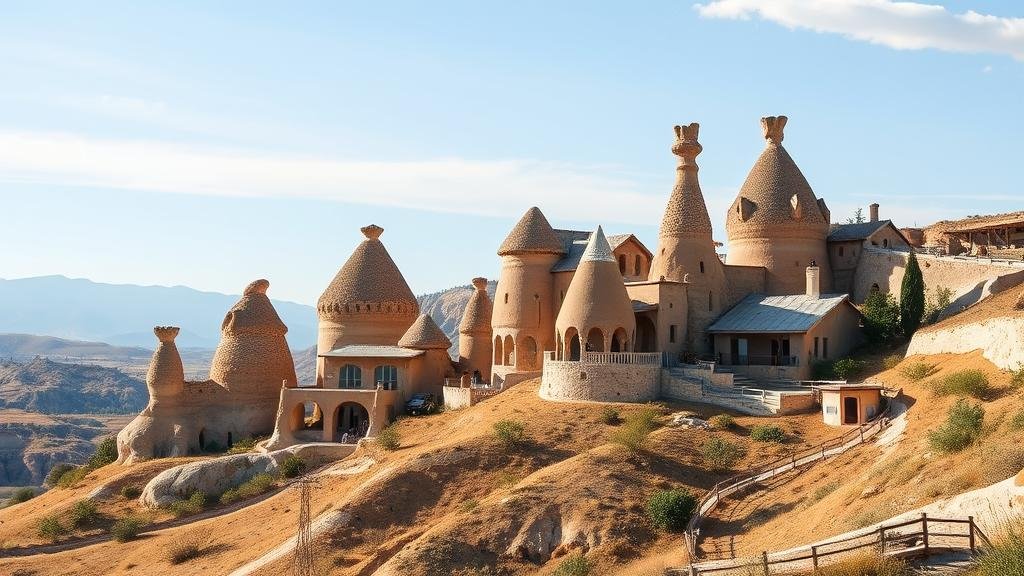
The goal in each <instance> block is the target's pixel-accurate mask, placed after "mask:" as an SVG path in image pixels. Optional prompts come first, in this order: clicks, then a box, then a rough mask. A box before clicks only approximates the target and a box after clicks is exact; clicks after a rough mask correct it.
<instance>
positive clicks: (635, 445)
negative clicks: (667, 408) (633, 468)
mask: <svg viewBox="0 0 1024 576" xmlns="http://www.w3.org/2000/svg"><path fill="white" fill-rule="evenodd" d="M657 427H658V410H657V409H656V408H653V407H645V408H642V409H641V410H640V411H639V412H634V413H632V414H630V415H628V416H626V419H625V421H624V422H623V425H622V426H620V427H619V428H618V429H617V430H615V432H614V433H613V434H612V436H611V438H610V440H611V441H612V442H614V443H615V444H618V445H620V446H622V447H623V448H625V449H626V450H627V451H628V452H629V453H630V454H636V453H638V452H640V451H641V450H643V448H644V445H645V444H646V443H647V437H648V436H650V435H651V432H653V431H654V430H655V429H656V428H657Z"/></svg>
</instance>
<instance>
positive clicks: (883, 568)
mask: <svg viewBox="0 0 1024 576" xmlns="http://www.w3.org/2000/svg"><path fill="white" fill-rule="evenodd" d="M811 574H813V576H913V574H914V571H913V570H912V569H911V568H910V565H909V564H907V563H906V562H905V561H903V560H900V559H898V558H885V557H882V556H876V555H873V554H862V555H859V556H855V557H852V558H850V559H847V560H843V561H840V562H837V563H836V564H832V565H829V566H824V567H821V568H818V569H817V570H815V571H814V572H812V573H811Z"/></svg>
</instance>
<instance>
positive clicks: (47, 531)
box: [36, 514, 68, 542]
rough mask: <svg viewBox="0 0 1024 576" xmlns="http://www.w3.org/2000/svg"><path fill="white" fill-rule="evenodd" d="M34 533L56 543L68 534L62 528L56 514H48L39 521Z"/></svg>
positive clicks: (62, 525) (66, 530)
mask: <svg viewBox="0 0 1024 576" xmlns="http://www.w3.org/2000/svg"><path fill="white" fill-rule="evenodd" d="M36 533H37V534H39V535H40V536H42V537H43V538H46V539H47V540H49V541H51V542H56V541H57V540H60V537H61V536H64V535H65V534H67V533H68V529H67V528H65V527H64V524H62V523H61V521H60V518H59V517H58V516H57V515H56V514H50V515H49V516H43V517H42V518H41V519H40V520H39V524H37V525H36Z"/></svg>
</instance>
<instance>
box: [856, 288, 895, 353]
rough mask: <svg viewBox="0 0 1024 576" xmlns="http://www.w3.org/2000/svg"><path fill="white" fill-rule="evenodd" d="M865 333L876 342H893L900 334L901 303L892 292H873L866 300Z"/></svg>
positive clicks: (863, 309) (864, 311)
mask: <svg viewBox="0 0 1024 576" xmlns="http://www.w3.org/2000/svg"><path fill="white" fill-rule="evenodd" d="M861 313H863V314H864V335H865V336H867V338H868V340H869V341H870V342H872V343H874V344H884V343H888V342H892V341H893V340H895V339H896V338H898V337H899V335H900V305H899V303H898V302H896V298H894V297H893V295H892V294H883V293H881V292H873V293H871V294H869V295H868V297H867V299H865V300H864V306H863V307H862V308H861Z"/></svg>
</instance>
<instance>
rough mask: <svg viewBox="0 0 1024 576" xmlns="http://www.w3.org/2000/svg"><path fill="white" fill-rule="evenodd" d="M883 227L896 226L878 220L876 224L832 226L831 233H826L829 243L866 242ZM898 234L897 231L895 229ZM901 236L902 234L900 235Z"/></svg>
mask: <svg viewBox="0 0 1024 576" xmlns="http://www.w3.org/2000/svg"><path fill="white" fill-rule="evenodd" d="M885 226H892V227H893V228H896V226H895V225H894V224H893V223H892V220H878V221H876V222H859V223H856V224H834V225H833V226H832V231H831V232H829V233H828V241H829V242H846V241H850V240H867V239H868V238H870V237H871V235H872V234H874V233H875V232H878V231H879V230H880V229H882V228H884V227H885ZM896 231H897V232H899V229H898V228H897V229H896ZM900 234H901V235H902V232H901V233H900Z"/></svg>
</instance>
